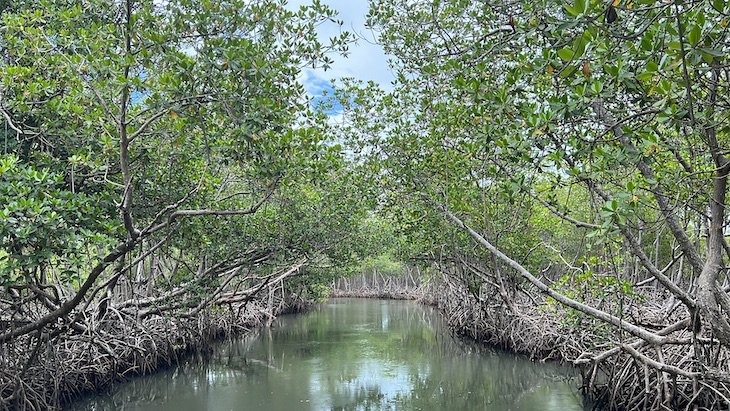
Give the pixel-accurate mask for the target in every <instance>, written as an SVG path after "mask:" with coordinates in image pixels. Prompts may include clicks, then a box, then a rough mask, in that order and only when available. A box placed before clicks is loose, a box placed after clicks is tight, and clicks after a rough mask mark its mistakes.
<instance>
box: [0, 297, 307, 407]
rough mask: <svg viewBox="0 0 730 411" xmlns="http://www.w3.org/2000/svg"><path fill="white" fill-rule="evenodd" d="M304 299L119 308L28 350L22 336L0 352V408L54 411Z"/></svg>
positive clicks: (298, 306) (295, 307) (300, 305)
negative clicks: (160, 310)
mask: <svg viewBox="0 0 730 411" xmlns="http://www.w3.org/2000/svg"><path fill="white" fill-rule="evenodd" d="M308 306H309V304H308V303H307V302H305V301H303V300H301V299H298V298H295V297H293V296H288V298H285V299H282V300H281V301H279V302H278V303H277V304H271V302H270V301H268V297H266V298H258V299H253V300H251V301H248V302H247V303H246V304H240V305H231V306H229V307H226V308H222V307H215V308H210V309H206V310H203V311H201V312H200V313H198V315H196V316H195V317H190V318H173V317H164V316H151V317H148V318H145V319H144V320H142V321H137V320H136V319H135V318H133V317H131V316H124V315H122V314H118V315H117V316H115V317H111V318H109V319H105V320H104V322H103V323H100V324H97V326H96V327H94V331H93V332H91V333H84V334H69V335H66V336H63V337H60V338H61V340H60V341H59V340H55V341H54V342H53V343H49V342H48V339H47V338H46V339H37V341H38V342H37V344H35V347H34V349H33V350H32V351H31V352H27V351H25V350H23V347H24V344H23V341H22V340H19V341H15V342H14V344H12V345H5V346H3V347H2V350H3V351H2V352H1V353H0V364H2V367H0V394H2V395H1V396H0V398H1V399H2V400H1V401H0V409H2V410H39V409H43V410H53V409H60V408H61V407H62V406H63V405H64V404H66V403H69V402H70V401H73V400H75V399H77V398H79V397H80V396H81V395H83V394H86V393H90V392H95V391H98V390H101V389H104V388H106V387H108V386H109V385H111V384H113V383H115V382H118V381H123V380H125V379H127V378H130V377H133V376H138V375H144V374H150V373H153V372H155V371H158V370H160V369H164V368H165V367H169V366H173V365H175V364H177V363H178V362H179V361H181V360H183V359H185V358H187V357H189V356H190V355H191V354H195V353H206V352H208V351H209V350H210V347H211V345H212V343H213V342H215V341H218V340H221V339H224V338H229V337H233V336H239V335H242V334H245V333H247V332H250V331H251V330H253V329H256V328H257V327H262V326H265V325H268V324H270V323H271V321H272V320H273V319H274V318H275V317H277V316H279V315H282V314H287V313H293V312H300V311H303V310H305V309H306V308H307V307H308Z"/></svg>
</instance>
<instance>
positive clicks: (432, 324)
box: [68, 299, 584, 411]
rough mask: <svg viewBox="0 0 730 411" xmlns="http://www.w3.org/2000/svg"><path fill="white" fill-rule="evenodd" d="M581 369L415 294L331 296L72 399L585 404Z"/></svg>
mask: <svg viewBox="0 0 730 411" xmlns="http://www.w3.org/2000/svg"><path fill="white" fill-rule="evenodd" d="M575 376H576V375H575V373H574V372H572V371H571V370H569V369H566V368H564V367H559V366H556V365H551V364H537V363H533V362H530V361H528V360H525V359H524V358H521V357H516V356H513V355H509V354H505V353H501V352H497V351H494V350H490V349H486V348H483V347H479V346H477V345H475V344H472V343H468V342H465V341H462V340H459V339H455V338H453V337H451V336H450V335H449V333H448V331H447V329H446V328H445V326H444V323H443V321H442V319H441V318H440V316H439V315H438V313H436V312H434V310H433V309H431V308H428V307H423V306H421V305H419V304H417V303H415V302H410V301H381V300H367V299H335V300H332V301H331V302H330V303H328V304H324V305H322V306H321V307H320V308H319V309H316V310H313V311H311V312H309V313H307V314H304V315H294V316H284V317H281V318H279V319H278V320H277V321H276V322H275V324H274V327H273V329H270V330H269V329H267V330H261V331H259V332H258V333H256V334H254V335H250V336H247V337H245V338H242V339H239V340H236V341H233V342H225V343H221V344H220V345H218V346H217V347H216V350H215V352H214V354H213V356H212V358H210V359H208V360H207V361H205V362H201V361H190V362H189V363H186V364H183V365H180V366H179V367H177V368H174V369H171V370H167V371H163V372H159V373H156V374H154V375H150V376H146V377H140V378H135V379H134V380H132V381H129V382H127V383H123V384H118V385H117V386H115V387H113V388H112V389H110V390H109V391H108V392H105V393H101V394H97V395H95V396H93V397H91V398H87V399H84V400H82V401H80V402H78V403H76V404H73V405H72V406H71V407H69V408H68V409H69V410H74V411H76V410H172V411H188V410H190V411H199V410H287V411H289V410H494V411H497V410H499V411H502V410H521V411H583V409H584V408H583V407H582V405H581V398H580V396H579V395H578V394H577V389H576V380H575V379H573V380H572V381H571V377H573V378H574V377H575Z"/></svg>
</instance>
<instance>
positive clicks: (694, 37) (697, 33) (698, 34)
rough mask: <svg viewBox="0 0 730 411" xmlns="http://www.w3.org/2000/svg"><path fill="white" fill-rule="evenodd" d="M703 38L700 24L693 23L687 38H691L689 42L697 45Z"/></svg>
mask: <svg viewBox="0 0 730 411" xmlns="http://www.w3.org/2000/svg"><path fill="white" fill-rule="evenodd" d="M701 38H702V30H701V29H700V27H699V26H697V25H693V26H692V28H691V29H690V31H689V33H687V39H688V40H689V44H691V45H692V47H694V46H696V45H697V43H699V42H700V39H701Z"/></svg>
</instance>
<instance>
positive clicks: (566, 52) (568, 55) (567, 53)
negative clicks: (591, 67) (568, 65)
mask: <svg viewBox="0 0 730 411" xmlns="http://www.w3.org/2000/svg"><path fill="white" fill-rule="evenodd" d="M574 55H575V52H574V51H573V49H571V48H567V47H566V48H562V49H560V50H558V57H560V58H561V59H563V60H565V61H571V60H572V59H573V56H574Z"/></svg>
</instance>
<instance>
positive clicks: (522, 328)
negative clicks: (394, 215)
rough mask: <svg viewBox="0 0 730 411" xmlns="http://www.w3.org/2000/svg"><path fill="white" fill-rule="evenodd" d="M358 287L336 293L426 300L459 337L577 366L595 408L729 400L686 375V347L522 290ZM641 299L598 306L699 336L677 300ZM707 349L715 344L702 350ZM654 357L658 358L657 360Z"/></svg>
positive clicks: (446, 280)
mask: <svg viewBox="0 0 730 411" xmlns="http://www.w3.org/2000/svg"><path fill="white" fill-rule="evenodd" d="M353 283H354V284H358V283H360V284H363V283H365V284H366V285H365V287H361V288H357V287H350V288H349V289H347V290H344V292H343V291H335V293H334V295H346V296H350V297H368V298H389V297H388V296H390V295H395V296H397V297H399V298H400V297H406V298H408V299H414V300H419V301H420V302H422V303H423V304H427V305H431V306H435V307H437V308H438V309H439V310H440V311H441V313H442V315H443V316H444V318H445V320H446V322H447V324H448V326H449V328H450V329H451V331H452V332H454V333H456V334H458V335H461V336H464V337H467V338H470V339H473V340H475V341H478V342H480V343H484V344H487V345H490V346H495V347H499V348H501V349H504V350H506V351H509V352H512V353H517V354H523V355H526V356H528V357H530V358H531V359H532V360H534V361H541V362H544V361H558V362H561V363H566V364H571V365H573V366H574V367H576V368H577V369H578V370H579V371H580V373H581V375H582V386H581V393H582V394H583V396H584V399H585V401H586V402H587V403H590V404H591V406H592V407H594V409H601V410H634V409H637V410H639V409H644V410H661V409H665V410H666V409H697V410H702V409H707V410H711V409H718V407H720V406H724V405H722V404H723V401H724V400H723V398H730V397H729V395H730V393H728V389H727V386H725V385H724V383H723V382H722V381H698V380H695V381H693V380H692V379H689V378H685V377H683V375H682V373H685V374H688V373H689V370H691V369H692V368H691V367H692V363H693V361H692V358H688V357H687V356H686V353H684V351H683V349H682V347H683V346H682V345H681V344H678V345H676V346H669V347H664V348H663V350H659V349H657V348H656V347H651V346H649V345H646V344H642V343H641V342H640V341H636V340H634V339H632V338H631V337H630V335H627V334H624V333H622V332H621V330H616V329H614V328H613V327H611V326H610V325H608V324H606V323H603V322H600V321H598V320H595V319H592V318H590V317H587V316H585V315H582V314H580V313H577V312H574V311H571V310H570V309H568V308H565V307H563V306H561V305H559V304H557V303H556V302H554V301H552V300H550V299H547V298H545V297H542V296H540V295H530V294H528V293H526V292H519V291H517V292H514V293H512V294H510V295H500V292H499V290H493V289H492V290H490V289H488V288H486V289H485V288H481V289H479V290H478V292H475V291H476V290H470V289H469V288H468V287H466V286H464V285H463V283H461V282H460V280H459V279H454V278H452V277H449V276H447V275H444V276H443V278H439V279H438V281H433V282H432V283H430V284H428V285H419V286H418V289H417V290H415V289H413V288H411V289H406V290H401V291H398V290H394V289H393V288H392V287H391V288H389V289H387V290H382V291H379V290H378V287H377V284H367V282H366V281H363V280H362V279H360V280H354V281H353ZM585 298H591V296H589V295H587V296H586V297H585ZM637 298H639V297H638V296H637ZM640 298H641V299H640V300H637V301H636V302H635V303H633V304H631V305H628V304H627V305H628V306H623V305H621V301H618V302H617V301H612V300H611V299H606V300H604V301H593V303H595V304H598V305H601V304H602V305H603V307H604V309H606V310H615V312H618V313H619V314H620V315H621V316H623V317H625V318H630V319H632V321H638V322H641V323H643V324H656V327H658V329H659V331H658V332H659V333H664V332H674V333H676V334H677V338H678V341H684V340H685V339H686V340H689V339H690V338H692V331H691V330H689V329H686V326H685V327H683V328H677V326H671V324H675V325H676V324H679V325H680V326H681V325H682V324H684V323H685V321H686V320H687V319H685V318H682V313H681V312H678V310H671V307H673V306H674V304H675V303H674V302H673V301H672V300H671V299H670V300H666V299H665V298H664V297H663V296H662V295H661V294H658V293H655V292H653V289H650V290H645V292H642V295H641V297H640ZM667 307H669V308H670V310H667ZM662 324H670V326H663V325H662ZM661 327H664V328H661ZM665 329H666V330H668V331H663V330H665ZM617 341H626V342H624V343H620V342H617ZM702 341H703V342H702V343H701V345H699V347H700V348H699V349H701V350H702V351H701V353H703V354H702V355H705V354H707V353H710V354H712V355H714V356H715V358H716V359H717V361H716V362H717V363H718V364H719V365H718V366H722V364H723V362H722V361H725V360H722V359H723V358H727V357H726V353H725V352H724V351H722V350H714V349H712V348H711V347H712V345H711V343H712V341H711V340H709V339H704V338H703V339H702ZM705 344H710V345H709V346H705V347H703V345H705ZM624 347H625V348H624ZM706 349H711V350H712V351H706ZM713 353H714V354H713ZM696 355H697V354H696ZM653 356H659V359H658V360H652V357H653ZM652 361H653V362H652ZM659 362H662V363H673V364H680V365H681V364H684V365H681V367H682V368H679V367H677V369H678V370H679V371H678V372H679V373H680V375H677V374H676V373H675V374H670V373H668V372H664V371H663V370H655V369H653V368H652V367H653V364H655V363H659ZM724 367H727V363H726V362H725V365H724ZM673 370H674V369H672V370H670V371H673ZM724 393H725V394H724ZM725 405H728V404H725Z"/></svg>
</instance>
